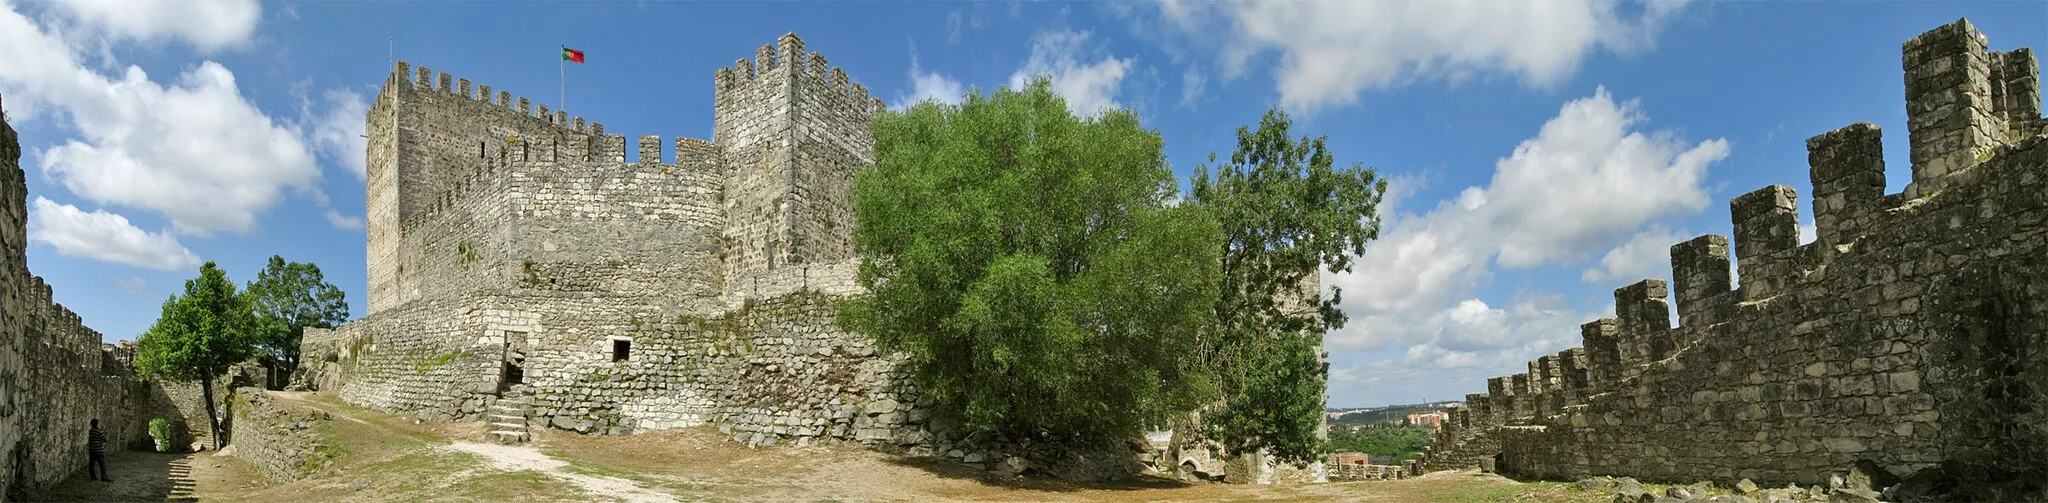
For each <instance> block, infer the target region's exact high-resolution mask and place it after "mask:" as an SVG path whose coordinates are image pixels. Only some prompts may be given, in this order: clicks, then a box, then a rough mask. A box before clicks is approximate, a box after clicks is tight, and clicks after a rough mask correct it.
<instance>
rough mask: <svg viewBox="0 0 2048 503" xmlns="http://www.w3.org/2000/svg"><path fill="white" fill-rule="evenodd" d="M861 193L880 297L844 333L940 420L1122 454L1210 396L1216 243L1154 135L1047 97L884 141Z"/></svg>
mask: <svg viewBox="0 0 2048 503" xmlns="http://www.w3.org/2000/svg"><path fill="white" fill-rule="evenodd" d="M873 131H874V137H875V153H876V165H875V166H874V167H873V168H872V169H867V170H863V171H862V172H861V173H860V174H859V175H858V177H857V179H856V181H855V183H854V186H853V189H852V194H853V206H854V211H855V214H856V218H857V219H858V221H859V222H860V226H858V227H857V228H856V230H855V231H854V247H855V249H856V250H857V251H858V252H859V253H860V254H861V255H862V256H863V257H866V260H865V261H864V262H863V264H862V265H861V268H860V275H859V278H860V281H861V283H862V284H863V285H864V286H865V287H867V288H868V291H869V292H870V295H867V296H863V297H860V298H856V299H853V300H850V301H848V302H847V303H846V304H845V305H844V309H843V316H842V317H841V319H842V320H843V322H844V323H845V324H846V325H847V326H848V328H850V329H852V330H854V331H857V332H861V333H865V334H868V335H870V336H872V337H874V338H875V339H876V341H877V342H878V343H879V344H880V345H881V346H883V347H884V348H886V349H890V350H894V351H899V352H902V353H903V354H906V355H908V356H909V358H910V364H911V367H912V370H913V372H914V375H915V376H916V378H917V380H918V382H919V383H920V385H921V388H922V392H923V394H925V395H926V397H928V398H930V399H932V400H933V402H934V403H935V405H936V406H937V413H938V414H941V415H943V416H950V417H955V418H958V419H963V420H965V421H966V423H967V424H968V425H969V426H971V427H978V428H990V429H997V430H1001V431H1006V432H1011V433H1015V434H1023V435H1047V434H1051V435H1123V434H1135V433H1137V432H1139V431H1141V430H1142V428H1143V427H1145V426H1147V425H1154V424H1160V423H1161V422H1163V421H1165V420H1166V419H1168V418H1169V417H1170V416H1172V415H1174V414H1180V413H1184V412H1186V411H1188V410H1191V409H1192V408H1193V406H1194V405H1196V404H1198V403H1202V402H1203V401H1204V400H1206V399H1207V398H1208V397H1211V396H1213V392H1212V391H1211V387H1210V385H1209V383H1210V379H1209V378H1208V377H1207V375H1206V372H1207V371H1206V370H1205V369H1203V368H1201V367H1200V366H1199V365H1195V362H1194V361H1193V360H1192V358H1193V357H1194V355H1196V354H1197V351H1196V348H1197V347H1198V346H1197V342H1196V338H1195V337H1193V336H1192V334H1195V333H1196V332H1198V331H1199V330H1201V329H1202V327H1203V326H1205V325H1207V324H1208V323H1209V321H1210V317H1211V310H1212V309H1213V307H1214V304H1215V300H1216V298H1217V296H1218V292H1217V266H1218V264H1219V263H1221V262H1220V257H1219V256H1218V254H1219V253H1221V252H1222V251H1223V249H1222V248H1221V247H1218V246H1214V243H1216V242H1218V241H1219V240H1220V239H1221V237H1220V236H1221V234H1220V230H1219V228H1218V227H1217V223H1216V219H1215V218H1214V217H1212V216H1211V215H1210V214H1209V212H1208V211H1207V210H1205V209H1204V208H1202V207H1199V206H1177V205H1174V204H1172V201H1175V200H1176V199H1175V192H1176V190H1175V189H1176V186H1175V183H1174V180H1173V175H1172V172H1171V171H1170V170H1169V169H1168V168H1167V165H1166V161H1165V158H1164V156H1163V155H1162V153H1161V148H1162V145H1163V144H1162V142H1161V140H1160V137H1159V135H1158V133H1156V132H1154V131H1151V130H1147V129H1144V128H1142V127H1141V126H1140V125H1139V123H1138V119H1137V117H1136V116H1135V115H1134V114H1132V113H1131V112H1129V111H1124V110H1112V111H1107V112H1104V113H1103V114H1101V115H1100V116H1096V117H1092V118H1085V119H1084V118H1079V117H1075V116H1074V115H1073V114H1072V113H1071V112H1069V110H1068V109H1067V105H1066V103H1065V102H1064V101H1063V100H1062V99H1060V98H1059V96H1058V95H1056V94H1054V93H1053V91H1052V88H1051V83H1050V81H1049V80H1046V79H1042V78H1041V79H1036V80H1034V81H1032V82H1031V83H1030V84H1029V85H1028V86H1026V87H1024V88H1023V89H1000V90H997V91H996V92H995V93H993V94H991V95H987V96H983V95H981V94H980V93H979V92H978V91H975V92H970V93H969V95H968V96H967V97H966V101H965V102H964V103H962V104H959V105H944V104H939V103H933V102H927V103H924V104H919V105H916V106H913V107H910V108H909V109H908V110H904V111H901V112H884V113H880V114H877V116H876V117H875V118H874V122H873Z"/></svg>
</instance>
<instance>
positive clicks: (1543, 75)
mask: <svg viewBox="0 0 2048 503" xmlns="http://www.w3.org/2000/svg"><path fill="white" fill-rule="evenodd" d="M1684 4H1685V2H1683V1H1664V0H1652V1H1648V2H1616V1H1612V0H1556V1H1540V2H1499V1H1485V0H1443V1H1346V0H1260V1H1249V2H1188V1H1179V0H1161V1H1160V2H1159V3H1158V4H1156V5H1157V6H1158V11H1157V12H1158V15H1157V16H1156V17H1155V18H1147V19H1146V21H1152V22H1141V23H1139V24H1140V26H1141V27H1140V28H1138V29H1137V30H1138V31H1141V32H1144V33H1159V34H1164V35H1161V36H1159V37H1155V38H1160V39H1161V43H1162V44H1163V45H1166V46H1196V47H1201V48H1203V49H1205V50H1207V51H1210V52H1213V53H1214V54H1215V56H1216V57H1217V59H1218V60H1219V62H1220V64H1221V65H1222V68H1223V73H1224V76H1225V77H1226V78H1235V77H1238V76H1241V75H1243V74H1245V73H1247V71H1248V70H1250V69H1251V68H1252V66H1253V65H1254V63H1255V61H1258V62H1263V61H1264V60H1263V59H1258V58H1259V57H1260V56H1262V55H1266V54H1269V53H1270V54H1276V55H1277V60H1278V61H1277V63H1275V64H1274V83H1275V86H1276V87H1277V89H1278V91H1279V94H1280V100H1281V103H1282V104H1284V105H1285V106H1287V107H1289V108H1292V109H1296V110H1309V109H1315V108H1318V107H1323V106H1335V105H1346V104H1351V103H1355V102H1356V101H1357V100H1358V95H1359V93H1360V92H1361V91H1364V90H1367V89H1375V88H1387V87H1395V86H1400V85H1405V84H1409V83H1413V82H1417V81H1426V80H1443V81H1452V82H1455V81H1459V80H1463V79H1470V78H1478V77H1488V76H1496V75H1500V76H1508V77H1512V78H1515V79H1517V80H1519V81H1520V82H1522V83H1524V84H1525V85H1529V86H1534V87H1547V86H1552V85H1555V84H1557V83H1560V82H1563V81H1564V80H1566V79H1567V78H1568V77H1569V76H1570V75H1571V74H1572V73H1574V72H1575V71H1576V70H1577V69H1578V67H1579V65H1580V63H1581V61H1582V60H1583V59H1585V57H1586V56H1587V55H1588V54H1590V53H1592V52H1594V51H1595V50H1596V49H1603V48H1604V49H1606V50H1608V51H1610V52H1614V53H1618V54H1634V53H1638V52H1641V51H1645V50H1648V49H1650V48H1652V47H1653V46H1654V40H1655V37H1656V35H1657V34H1658V32H1660V31H1661V30H1662V28H1663V26H1664V25H1665V24H1668V22H1669V20H1670V19H1671V18H1672V17H1673V16H1674V15H1675V14H1676V13H1677V12H1678V11H1680V10H1681V9H1682V8H1683V6H1684ZM1125 17H1127V18H1137V17H1140V16H1134V15H1128V14H1127V15H1126V16H1125Z"/></svg>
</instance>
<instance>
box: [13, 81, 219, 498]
mask: <svg viewBox="0 0 2048 503" xmlns="http://www.w3.org/2000/svg"><path fill="white" fill-rule="evenodd" d="M4 119H5V118H4V117H0V297H4V301H0V498H15V499H35V498H38V497H39V492H40V491H41V490H43V489H46V488H48V487H50V486H52V485H55V484H56V483H58V482H61V481H63V480H64V479H66V478H69V477H70V476H72V475H73V474H76V473H77V472H78V471H79V470H80V469H82V468H84V463H83V462H82V460H83V459H85V457H86V447H87V446H86V441H87V436H86V432H87V429H88V427H89V424H90V422H91V421H92V420H93V419H98V420H99V421H100V425H101V427H102V428H104V429H105V430H106V432H107V436H108V442H109V443H110V448H113V449H124V448H141V447H144V446H145V445H146V444H147V443H148V442H149V440H148V433H147V431H148V430H147V429H148V420H149V419H150V418H154V417H163V418H166V419H168V420H170V421H172V422H173V423H175V424H179V425H183V424H185V423H186V422H187V419H186V418H187V417H188V416H187V415H186V414H184V413H183V412H181V410H180V408H179V407H177V406H176V404H175V403H174V399H176V398H180V397H176V396H171V395H167V393H166V390H165V389H164V388H161V387H159V386H157V385H156V384H159V383H151V382H146V381H141V380H139V379H135V378H133V374H132V372H131V370H130V369H131V368H132V365H133V362H134V359H135V349H134V348H133V347H132V346H129V345H125V344H123V345H114V344H105V343H102V342H101V339H102V336H101V334H100V333H99V332H98V331H95V330H93V329H91V328H88V327H86V326H85V325H84V323H82V322H81V320H80V319H79V317H78V314H77V313H74V312H72V311H71V309H69V308H66V307H64V306H63V305H62V304H58V303H57V302H55V301H54V300H53V297H52V295H51V288H50V285H49V284H48V283H45V282H44V281H43V278H41V277H38V276H34V275H32V274H30V273H29V270H28V262H27V244H28V243H27V240H26V237H27V217H28V211H27V210H28V209H27V198H28V188H27V185H26V184H25V183H24V181H25V180H24V179H23V175H24V173H23V171H22V169H21V164H20V161H21V146H20V144H19V138H18V137H17V136H16V134H15V132H14V128H13V127H12V126H11V125H9V124H7V123H6V122H5V120H4ZM201 421H202V424H203V420H201Z"/></svg>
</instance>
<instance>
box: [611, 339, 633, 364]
mask: <svg viewBox="0 0 2048 503" xmlns="http://www.w3.org/2000/svg"><path fill="white" fill-rule="evenodd" d="M632 356H633V341H629V340H625V339H615V340H613V341H612V361H615V362H622V361H626V360H627V359H628V358H631V357H632Z"/></svg>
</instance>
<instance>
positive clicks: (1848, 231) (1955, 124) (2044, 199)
mask: <svg viewBox="0 0 2048 503" xmlns="http://www.w3.org/2000/svg"><path fill="white" fill-rule="evenodd" d="M1944 41H1945V42H1944ZM1981 41H1982V36H1981V35H1977V34H1975V30H1974V29H1973V28H1970V27H1969V25H1968V23H1967V22H1966V21H1962V22H1958V23H1955V24H1951V25H1949V26H1945V27H1943V28H1940V29H1937V30H1935V31H1932V32H1929V34H1928V35H1923V36H1921V37H1918V38H1915V39H1914V41H1912V42H1908V43H1907V44H1906V47H1905V49H1906V56H1905V58H1906V61H1907V64H1906V66H1907V68H1908V69H1909V74H1911V72H1918V73H1917V75H1919V78H1923V79H1933V78H1947V77H1943V76H1942V75H1945V74H1943V73H1942V71H1940V68H1939V66H1940V65H1941V64H1940V63H1927V62H1926V61H1925V60H1927V58H1928V57H1929V56H1928V54H1933V53H1939V52H1940V50H1938V48H1936V47H1935V46H1936V45H1938V44H1950V45H1951V46H1954V47H1961V48H1962V49H1961V50H1963V51H1966V52H1967V51H1978V52H1981V50H1982V45H1983V44H1982V43H1981ZM2014 53H2021V54H2024V52H2023V51H2015V52H2014ZM2014 53H2007V54H2014ZM1973 58H1974V56H1969V55H1967V54H1965V55H1959V56H1954V57H1952V58H1951V60H1952V61H1955V62H1958V63H1967V62H1972V61H1976V59H1973ZM1930 64H1933V65H1935V66H1927V65H1930ZM1957 67H1958V68H1965V69H1967V65H1961V66H1957ZM2007 67H2008V68H2011V67H2012V66H2009V64H2008V66H2007ZM1916 69H1917V70H1916ZM2007 77H2008V78H2007V79H2006V81H2007V82H2014V81H2021V82H2024V81H2027V80H2028V79H2025V78H2018V77H2011V76H2007ZM1909 78H1911V77H1909ZM1971 78H1975V77H1971ZM1908 87H1909V89H1908V95H1909V100H1908V103H1909V111H1910V112H1911V113H1910V114H1909V115H1910V116H1911V118H1912V119H1913V121H1914V124H1913V126H1914V127H1915V128H1916V129H1914V131H1913V133H1914V136H1915V139H1914V141H1913V143H1914V147H1915V148H1916V151H1915V154H1914V158H1915V160H1916V163H1915V166H1914V182H1913V185H1912V186H1909V188H1908V189H1907V190H1906V191H1905V192H1902V193H1900V194H1892V195H1885V194H1883V188H1884V183H1885V182H1884V164H1883V152H1882V143H1881V131H1880V130H1879V128H1878V127H1877V126H1875V125H1871V124H1868V123H1857V124H1853V125H1850V126H1848V127H1845V128H1842V129H1838V130H1836V131H1832V132H1828V133H1825V134H1821V135H1818V136H1815V137H1813V138H1812V139H1810V140H1808V142H1807V147H1808V151H1809V156H1808V160H1809V162H1810V163H1811V164H1812V170H1811V177H1812V182H1813V187H1814V192H1815V194H1814V195H1813V198H1814V206H1815V210H1814V211H1815V225H1816V226H1817V228H1818V239H1817V240H1816V241H1815V242H1813V243H1809V244H1805V245H1800V244H1799V243H1798V238H1797V232H1798V231H1797V228H1798V224H1799V216H1798V207H1797V194H1795V193H1794V191H1793V190H1792V189H1791V188H1789V187H1785V186H1779V185H1774V186H1770V187H1765V188H1763V189H1759V190H1756V191H1753V192H1750V193H1748V194H1744V195H1742V196H1739V197H1737V198H1735V199H1734V200H1733V201H1731V203H1730V213H1731V220H1732V223H1733V226H1734V230H1735V232H1734V239H1733V240H1732V244H1733V247H1734V250H1735V261H1734V264H1733V266H1734V267H1735V268H1736V271H1739V272H1740V280H1739V285H1733V283H1735V282H1734V281H1731V275H1730V273H1731V271H1730V263H1729V257H1728V247H1729V245H1730V244H1731V240H1729V239H1728V238H1726V237H1722V236H1701V237H1699V238H1695V239H1692V240H1689V241H1686V242H1683V243H1679V244H1677V245H1674V246H1673V247H1672V249H1671V257H1672V272H1673V274H1672V278H1673V285H1667V284H1666V283H1665V282H1663V281H1658V280H1645V281H1642V282H1639V283H1636V284H1632V285H1629V286H1626V287H1623V288H1621V289H1618V290H1616V292H1615V313H1616V316H1615V318H1612V319H1603V320H1597V321H1595V322H1591V323H1587V324H1586V325H1584V326H1583V327H1581V335H1582V337H1583V339H1584V346H1583V347H1582V348H1573V349H1571V350H1567V351H1566V352H1563V353H1559V354H1557V355H1552V356H1546V357H1543V358H1539V359H1538V360H1537V361H1535V362H1531V364H1530V369H1529V373H1527V374H1517V375H1514V376H1509V377H1506V378H1495V379H1492V380H1489V381H1488V388H1489V389H1488V393H1486V394H1485V395H1483V396H1473V397H1469V398H1468V400H1469V401H1470V402H1471V406H1470V407H1468V408H1467V409H1464V410H1462V411H1460V412H1456V413H1454V414H1453V418H1452V421H1451V426H1449V427H1447V429H1446V430H1445V435H1443V436H1442V437H1440V438H1439V439H1438V441H1437V442H1436V443H1435V444H1434V445H1432V447H1431V449H1430V452H1429V453H1428V454H1427V455H1426V456H1425V462H1424V465H1425V466H1428V467H1430V468H1432V469H1441V468H1448V467H1455V466H1457V465H1458V464H1460V463H1464V462H1467V461H1469V460H1474V459H1491V460H1497V461H1498V467H1497V468H1498V469H1499V470H1500V471H1501V472H1502V473H1507V474H1510V475H1516V476H1525V477H1539V478H1561V479H1572V478H1578V477H1585V476H1592V475H1616V476H1621V475H1626V476H1633V477H1637V478H1640V479H1645V480H1652V481H1657V480H1669V481H1682V480H1687V481H1689V480H1697V479H1699V478H1701V477H1703V476H1704V477H1708V478H1713V479H1719V480H1722V481H1732V480H1734V479H1736V478H1750V479H1753V480H1755V481H1757V482H1759V483H1766V484H1775V483H1784V482H1795V483H1800V484H1813V483H1817V482H1819V481H1821V480H1825V478H1826V477H1827V475H1828V474H1830V473H1836V472H1840V471H1843V470H1846V468H1847V467H1848V466H1850V465H1851V464H1853V463H1856V462H1858V461H1866V460H1867V461H1872V462H1875V463H1877V464H1878V466H1881V467H1884V468H1886V469H1888V470H1891V471H1892V472H1894V474H1898V475H1905V474H1908V473H1911V472H1913V471H1915V470H1919V469H1923V468H1928V467H1931V466H1935V465H1937V464H1940V463H1943V462H1964V463H1966V465H1968V466H1997V465H1995V464H1969V463H2003V462H2011V459H2010V458H2009V457H2006V456H2003V455H2001V454H2000V452H2002V451H1996V449H1999V448H2000V447H1996V446H1999V445H2005V446H2017V447H2015V448H2018V449H2021V450H2025V449H2035V452H2039V449H2040V448H2048V439H2044V438H2035V437H2027V436H2024V435H2022V436H2014V434H2013V433H2012V432H2013V431H2023V430H2010V429H2003V430H2001V429H1998V428H1996V427H1993V426H1995V425H1996V424H2006V423H2011V422H2014V421H2019V422H2026V421H2036V422H2038V419H2039V418H2037V417H2033V416H2027V415H2026V414H2029V413H2028V412H2025V411H2039V410H2043V407H2044V406H2048V394H2043V393H2040V392H2019V393H2014V392H2011V389H2013V388H2009V387H2001V386H2006V384H2005V383H2007V382H2029V381H2030V382H2041V381H2040V380H2042V379H2048V375H2043V374H2042V373H2043V372H2048V371H2044V370H2041V369H2048V361H2044V360H2042V356H2041V355H2043V354H2048V352H2043V351H2041V350H2040V348H2042V347H2048V346H2044V345H2048V340H2043V339H2040V334H2043V333H2048V296H2044V295H2042V294H2041V293H2040V290H2039V288H2038V285H2041V284H2048V190H2044V188H2048V137H2044V136H2041V135H2038V134H2036V135H2032V136H2025V137H2020V138H2018V139H2017V141H2016V142H2012V143H2007V142H2005V141H2003V140H2002V138H2005V136H2000V135H2003V134H2005V133H2009V132H2012V131H2013V130H2011V129H2008V128H2003V127H2002V126H2000V127H1999V128H1995V129H1985V127H1984V124H1985V122H1984V121H1983V120H1980V119H1983V118H1984V117H1990V116H1992V115H1999V116H2001V117H2005V118H2004V119H2001V120H2005V121H2007V123H2013V122H2032V121H2038V120H2039V117H2038V116H2036V117H2023V116H2015V115H2012V114H2013V113H2014V111H2018V112H2019V113H2034V114H2038V113H2039V112H2038V111H2039V108H2038V99H2036V102H2035V104H2033V105H2026V104H2022V103H2017V102H2014V101H2012V100H2011V98H2010V97H2009V96H2008V97H2006V98H2004V99H2006V100H2008V101H2007V102H2006V104H2005V105H2002V106H2003V107H2004V108H1999V109H1997V110H1996V111H1997V112H1998V114H1984V113H1978V112H1970V113H1962V112H1955V110H1954V109H1955V108H1957V107H1958V106H1961V107H1963V108H1968V107H1969V106H1977V105H1970V103H1975V102H1978V101H1981V103H1982V104H1983V106H1984V107H1986V109H1987V110H1988V109H1989V103H1990V101H1985V100H1978V101H1971V100H1977V99H1978V98H1979V97H1978V96H1975V95H1971V96H1962V97H1959V95H1954V94H1939V93H1937V94H1938V95H1935V96H1933V97H1926V93H1924V92H1916V91H1917V90H1919V87H1916V85H1909V86H1908ZM2014 87H2018V88H2025V85H2024V84H2022V85H2017V86H2009V87H2008V89H2011V88H2014ZM1978 89H1981V90H1985V91H1987V92H1988V90H1989V88H1988V87H1983V88H1978ZM1929 92H1931V91H1929ZM1964 98H1967V99H1964ZM1928 100H1932V101H1928ZM1959 104H1960V105H1959ZM2030 106H2031V108H2029V107H2030ZM2029 110H2031V112H2029ZM1951 112H1953V113H1951ZM1979 112H1981V110H1980V111H1979ZM1986 131H1992V133H1986ZM1968 135H1980V136H1978V137H1982V138H1992V139H1993V140H1998V141H1996V142H1994V143H1993V144H1988V145H1984V146H1982V148H1976V147H1969V148H1964V147H1968V146H1969V145H1973V144H1972V143H1970V142H1972V141H1976V140H1974V139H1968V138H1978V137H1971V136H1968ZM1926 138H1942V139H1943V140H1941V142H1938V143H1935V144H1927V143H1923V141H1922V140H1924V139H1926ZM1958 138H1963V139H1962V140H1958ZM1958 145H1962V146H1963V147H1958ZM1928 149H1932V150H1928ZM1944 149H1961V150H1944ZM1958 152H1960V153H1964V154H1967V155H1968V156H1969V157H1968V162H1966V163H1958V162H1951V161H1954V160H1955V159H1959V157H1955V156H1954V154H1957V153H1958ZM1944 156H1947V157H1944ZM1922 160H1925V161H1926V162H1927V164H1925V165H1923V164H1922V163H1921V162H1919V161H1922ZM1674 285H1675V286H1674ZM1731 286H1734V287H1735V288H1733V289H1731V288H1730V287H1731ZM1672 292H1676V300H1677V310H1678V313H1679V323H1678V325H1676V326H1672V325H1671V324H1669V320H1668V318H1667V316H1666V315H1665V314H1664V313H1666V309H1667V307H1666V302H1667V301H1668V300H1669V299H1670V297H1671V293H1672ZM1580 368H1583V369H1584V371H1583V374H1581V373H1580V371H1579V370H1578V369H1580ZM1581 376H1583V380H1581ZM1992 389H2000V390H2004V391H2002V392H2000V393H1989V392H1987V390H1992ZM1509 430H1512V431H1509ZM1988 432H1997V433H1988ZM1490 443H1498V446H1495V445H1492V444H1490ZM1986 446H1993V447H1986ZM1495 456H1497V457H1495Z"/></svg>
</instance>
